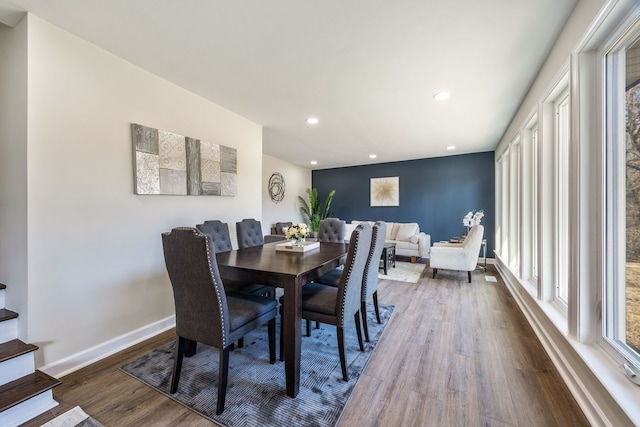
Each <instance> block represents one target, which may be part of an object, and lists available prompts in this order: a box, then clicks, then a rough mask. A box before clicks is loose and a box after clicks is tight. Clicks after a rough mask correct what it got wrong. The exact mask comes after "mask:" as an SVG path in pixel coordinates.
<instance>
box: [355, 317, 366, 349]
mask: <svg viewBox="0 0 640 427" xmlns="http://www.w3.org/2000/svg"><path fill="white" fill-rule="evenodd" d="M353 317H354V319H355V321H356V332H357V333H358V344H360V351H364V343H363V342H362V326H361V325H360V311H359V310H358V311H356V314H354V315H353Z"/></svg>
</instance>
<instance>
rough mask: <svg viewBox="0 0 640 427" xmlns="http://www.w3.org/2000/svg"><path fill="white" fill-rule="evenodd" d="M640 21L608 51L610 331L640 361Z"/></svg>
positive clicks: (616, 344)
mask: <svg viewBox="0 0 640 427" xmlns="http://www.w3.org/2000/svg"><path fill="white" fill-rule="evenodd" d="M639 40H640V24H638V23H636V24H635V25H634V26H632V29H631V30H630V31H629V32H627V33H626V34H625V35H624V36H623V37H622V38H621V39H620V41H619V42H618V43H617V44H616V45H615V46H613V47H612V49H610V50H609V51H608V53H607V54H606V55H605V59H606V85H607V88H606V95H607V97H606V99H607V114H606V117H607V121H606V134H607V236H609V237H610V241H609V242H608V248H607V277H606V284H605V287H606V291H605V295H604V299H605V300H604V308H605V317H604V320H605V321H604V329H605V331H604V333H605V337H606V339H607V340H608V341H609V342H610V343H611V344H612V345H613V346H614V348H616V350H618V351H619V352H620V353H622V355H623V356H624V357H625V358H626V359H627V360H629V361H630V362H631V363H634V364H635V365H636V367H640V41H639Z"/></svg>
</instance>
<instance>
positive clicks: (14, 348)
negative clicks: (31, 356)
mask: <svg viewBox="0 0 640 427" xmlns="http://www.w3.org/2000/svg"><path fill="white" fill-rule="evenodd" d="M37 349H38V346H37V345H33V344H27V343H25V342H22V341H20V340H18V339H15V340H11V341H7V342H4V343H2V344H0V363H2V362H4V361H5V360H9V359H12V358H14V357H18V356H22V355H23V354H27V353H30V352H32V351H35V350H37Z"/></svg>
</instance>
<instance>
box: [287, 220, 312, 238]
mask: <svg viewBox="0 0 640 427" xmlns="http://www.w3.org/2000/svg"><path fill="white" fill-rule="evenodd" d="M284 235H285V237H286V238H287V239H291V240H302V239H304V238H306V237H307V236H308V235H309V227H308V226H307V224H305V223H303V222H301V223H300V224H295V225H292V226H291V227H289V228H287V229H286V230H285V232H284Z"/></svg>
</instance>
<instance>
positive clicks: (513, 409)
mask: <svg viewBox="0 0 640 427" xmlns="http://www.w3.org/2000/svg"><path fill="white" fill-rule="evenodd" d="M427 262H428V261H427ZM486 274H487V275H492V276H495V277H497V278H498V282H497V283H491V282H487V281H485V280H484V276H485V273H484V272H482V271H481V270H476V271H475V272H474V275H473V283H470V284H469V283H467V274H466V273H464V272H453V271H442V272H439V273H438V277H437V278H436V279H435V280H434V279H431V269H430V268H429V267H428V266H427V268H426V269H425V271H424V273H423V274H422V277H421V279H420V281H419V282H418V283H416V284H412V283H405V282H392V281H387V280H381V281H380V286H379V292H378V293H379V299H380V301H381V302H384V303H387V304H394V305H395V306H396V309H395V312H394V314H393V317H392V320H391V322H390V323H389V325H388V326H387V328H386V330H385V332H384V335H383V337H382V338H381V340H380V342H379V343H378V346H377V348H376V350H375V352H374V354H373V356H372V358H371V360H370V361H369V364H368V366H367V367H366V369H365V371H364V374H363V375H362V376H361V378H360V379H359V381H358V384H357V385H356V387H355V390H354V392H353V394H352V396H351V399H350V400H349V403H348V404H347V406H346V408H345V410H344V412H343V414H342V418H341V419H340V422H339V426H342V427H347V426H349V427H350V426H403V427H404V426H496V427H498V426H527V427H530V426H587V425H589V423H588V421H587V420H586V418H585V416H584V415H583V413H582V411H581V410H580V408H579V407H578V405H577V403H576V401H575V400H574V399H573V397H572V396H571V394H570V392H569V390H568V388H567V387H566V386H565V384H564V383H563V381H562V379H561V378H560V376H559V374H558V372H557V371H556V369H555V368H554V366H553V364H552V363H551V361H550V359H549V357H548V356H547V355H546V353H545V351H544V349H543V347H542V345H541V344H540V342H539V341H538V339H537V338H536V336H535V335H534V333H533V330H532V329H531V327H530V326H529V325H528V323H527V322H526V320H525V318H524V316H523V315H522V313H521V312H520V310H519V308H518V307H517V305H516V303H515V301H514V300H513V298H512V297H511V295H510V294H509V293H508V292H507V290H506V288H505V287H504V284H503V282H502V280H501V279H500V277H499V276H498V275H497V274H496V273H495V271H494V270H492V267H491V266H489V272H487V273H486ZM173 338H174V337H173V332H172V331H169V332H166V333H163V334H160V335H158V336H156V337H154V338H152V339H150V340H147V341H145V342H143V343H141V344H139V345H136V346H134V347H131V348H129V349H127V350H125V351H122V352H120V353H118V354H115V355H113V356H111V357H108V358H106V359H104V360H102V361H100V362H98V363H95V364H93V365H91V366H88V367H86V368H83V369H81V370H78V371H76V372H74V373H72V374H69V375H67V376H65V377H63V378H61V379H62V385H61V386H59V387H57V388H56V389H54V398H55V399H56V400H57V401H58V402H59V403H60V405H59V406H57V407H56V408H54V409H52V410H50V411H48V412H46V413H45V414H42V415H41V416H39V417H37V418H36V419H34V420H32V421H30V422H28V423H26V424H25V426H27V427H31V426H39V425H41V424H42V423H44V422H47V421H49V420H50V419H52V418H54V417H55V416H57V415H59V414H61V413H63V412H65V411H67V410H69V409H71V408H73V407H74V406H76V405H79V406H80V407H82V409H83V410H84V411H85V412H87V413H88V414H90V415H91V416H93V417H94V418H96V419H97V420H98V421H100V422H102V423H103V424H105V425H106V426H177V425H181V426H211V425H215V424H214V423H211V422H210V421H208V420H207V419H205V418H202V417H200V416H199V415H197V414H195V413H194V412H192V411H190V410H188V409H186V408H185V407H183V406H182V405H180V404H178V403H176V402H174V401H173V400H171V399H168V398H167V397H165V396H163V395H161V394H160V393H158V392H156V391H154V390H153V389H151V388H149V387H147V386H145V385H143V384H142V383H140V382H139V381H137V380H135V379H133V378H131V377H130V376H128V375H126V374H124V373H122V372H121V371H119V370H118V367H119V366H120V365H122V364H124V363H126V362H128V361H130V360H132V359H135V358H137V357H139V356H140V355H142V354H144V353H146V352H148V351H150V350H152V349H154V348H155V347H158V346H160V345H161V344H164V343H166V342H168V341H171V340H173ZM302 344H303V345H304V340H303V343H302ZM231 357H233V353H232V354H231Z"/></svg>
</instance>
